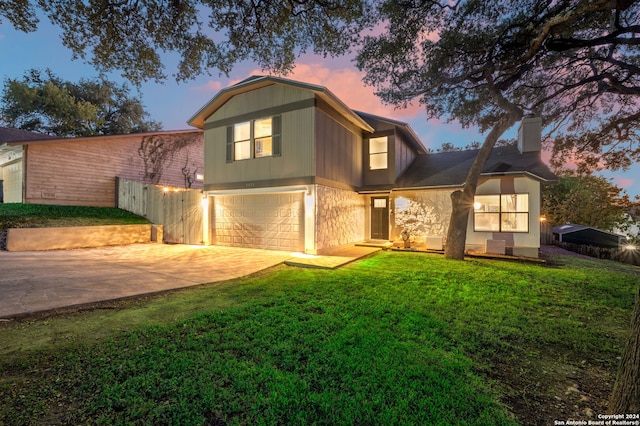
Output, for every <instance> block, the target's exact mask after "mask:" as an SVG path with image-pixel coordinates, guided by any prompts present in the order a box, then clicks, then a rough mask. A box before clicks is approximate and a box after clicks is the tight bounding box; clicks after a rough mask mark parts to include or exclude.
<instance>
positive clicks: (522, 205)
mask: <svg viewBox="0 0 640 426" xmlns="http://www.w3.org/2000/svg"><path fill="white" fill-rule="evenodd" d="M502 211H503V212H519V213H525V212H528V211H529V194H504V195H502Z"/></svg>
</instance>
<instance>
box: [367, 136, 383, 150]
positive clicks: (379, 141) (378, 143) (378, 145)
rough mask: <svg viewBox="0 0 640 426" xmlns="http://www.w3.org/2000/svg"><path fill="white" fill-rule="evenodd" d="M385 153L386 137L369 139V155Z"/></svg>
mask: <svg viewBox="0 0 640 426" xmlns="http://www.w3.org/2000/svg"><path fill="white" fill-rule="evenodd" d="M383 152H387V137H386V136H384V137H381V138H372V139H369V154H380V153H383Z"/></svg>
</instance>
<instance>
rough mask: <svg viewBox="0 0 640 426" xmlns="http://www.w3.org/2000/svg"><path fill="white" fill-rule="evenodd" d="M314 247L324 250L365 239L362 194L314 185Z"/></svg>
mask: <svg viewBox="0 0 640 426" xmlns="http://www.w3.org/2000/svg"><path fill="white" fill-rule="evenodd" d="M316 197H317V198H316V206H317V210H316V211H317V213H316V214H317V217H316V223H317V226H316V247H317V250H318V251H322V250H327V249H330V248H332V247H337V246H341V245H345V244H349V243H354V242H357V241H363V240H364V239H365V233H364V230H365V200H364V196H362V195H359V194H358V193H356V192H353V191H346V190H343V189H336V188H331V187H328V186H324V185H316Z"/></svg>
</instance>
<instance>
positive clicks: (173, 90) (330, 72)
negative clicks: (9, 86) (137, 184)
mask: <svg viewBox="0 0 640 426" xmlns="http://www.w3.org/2000/svg"><path fill="white" fill-rule="evenodd" d="M163 59H164V60H165V65H166V67H167V69H166V70H165V72H166V74H167V75H169V77H168V78H167V80H166V81H165V82H164V83H163V84H158V83H146V84H143V85H142V86H141V87H140V89H139V91H138V90H137V89H135V88H131V95H132V96H136V97H138V98H140V99H141V100H142V103H143V105H144V107H145V108H146V110H147V111H148V112H149V113H150V115H151V118H152V119H154V120H156V121H160V122H161V123H162V125H163V128H164V129H165V130H181V129H188V128H189V126H188V125H187V124H186V121H187V120H188V119H189V118H190V117H191V116H192V115H193V114H194V113H196V112H197V111H198V110H199V109H200V108H201V107H202V106H203V105H205V104H206V103H207V102H208V101H209V100H210V99H211V98H212V97H213V96H215V94H216V93H217V92H218V91H219V90H220V89H223V88H225V87H227V86H229V85H231V84H234V83H237V82H238V81H241V80H244V79H245V78H247V77H249V76H251V75H262V74H264V72H262V71H261V70H260V69H259V68H258V67H257V66H255V65H254V64H252V63H241V64H239V65H237V66H236V67H235V68H234V70H233V71H232V73H231V75H230V76H229V78H227V77H225V76H218V72H217V70H212V71H211V73H212V75H210V76H209V75H203V76H201V77H198V78H197V79H195V80H191V81H187V82H182V83H177V82H176V81H175V79H173V78H172V77H171V73H172V71H173V67H175V65H176V64H177V61H176V60H175V57H173V60H172V56H171V55H165V56H164V57H163ZM0 64H1V65H0V77H1V78H2V81H3V83H4V80H5V79H6V78H18V79H21V78H22V76H23V75H24V73H25V71H27V70H29V69H32V68H36V69H41V70H44V69H46V68H49V69H51V71H52V72H53V73H54V74H56V75H58V76H59V77H61V78H62V79H63V80H68V81H73V82H77V81H78V80H80V79H81V78H93V77H96V76H97V75H98V73H97V72H96V71H95V70H94V69H93V68H92V67H91V66H90V65H87V64H85V63H84V62H83V61H81V60H72V55H71V51H70V50H68V49H67V48H65V47H64V46H63V45H62V42H61V40H60V32H59V31H58V29H57V28H56V27H54V26H52V25H51V24H49V22H48V21H47V20H46V18H45V19H43V20H41V21H40V23H39V29H38V31H36V32H34V33H26V34H25V33H22V32H18V31H15V30H14V29H13V27H12V26H11V25H10V24H8V23H7V22H3V23H2V24H0ZM362 76H363V74H362V73H361V72H359V71H358V69H357V68H356V67H355V65H354V64H353V63H352V62H351V60H350V59H349V58H338V59H332V58H322V57H317V56H312V55H305V56H303V57H301V58H299V59H298V61H297V66H296V68H295V70H294V72H293V73H292V74H290V75H288V76H286V78H291V79H294V80H299V81H303V82H306V83H313V84H318V85H322V86H325V87H327V88H328V89H329V90H330V91H331V92H333V93H334V94H335V95H336V96H338V97H339V98H340V99H341V100H342V101H343V102H344V103H345V104H347V105H348V106H349V107H351V108H352V109H355V110H360V111H364V112H368V113H371V114H376V115H381V116H386V117H389V118H393V119H396V120H401V121H405V122H407V123H409V124H410V125H411V127H412V128H413V129H414V131H415V132H416V133H417V134H418V136H419V137H420V139H421V140H422V142H423V143H424V145H425V146H426V147H427V148H432V149H437V148H438V147H440V146H441V145H442V144H443V143H444V142H451V143H453V144H454V145H456V146H465V145H467V144H468V143H470V142H472V141H482V140H483V139H484V136H483V135H482V134H480V133H479V132H478V131H477V130H476V129H462V128H461V127H460V126H459V125H458V124H457V123H444V122H440V121H437V120H430V121H427V120H426V114H425V112H424V111H423V110H422V109H421V108H420V107H419V105H417V103H416V105H414V106H413V107H410V108H407V109H395V108H394V107H392V106H386V105H383V104H382V103H381V101H380V100H379V99H378V98H377V97H376V96H375V95H374V93H373V89H372V88H371V87H367V86H365V85H364V84H363V83H362ZM107 77H108V78H109V79H110V80H112V81H116V82H118V83H122V82H124V81H123V79H122V78H120V76H119V74H118V73H111V74H109V75H108V76H107ZM516 132H517V126H514V128H512V129H511V130H510V131H509V132H508V133H507V134H505V136H504V137H505V138H514V137H515V135H516ZM603 174H604V175H605V176H607V177H610V178H613V181H614V183H615V184H617V185H618V186H619V187H621V188H624V189H625V190H626V191H627V193H628V194H629V195H631V196H635V195H640V165H638V164H635V165H634V166H633V167H632V168H631V169H630V170H628V171H626V172H607V173H603Z"/></svg>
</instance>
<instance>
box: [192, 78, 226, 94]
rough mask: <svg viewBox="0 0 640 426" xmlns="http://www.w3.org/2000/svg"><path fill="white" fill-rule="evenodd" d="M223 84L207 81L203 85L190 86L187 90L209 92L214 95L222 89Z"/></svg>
mask: <svg viewBox="0 0 640 426" xmlns="http://www.w3.org/2000/svg"><path fill="white" fill-rule="evenodd" d="M223 87H224V86H223V84H222V82H221V81H217V80H209V81H207V82H205V83H204V84H199V85H197V86H191V87H190V88H189V90H192V91H196V92H211V93H216V92H219V91H220V90H221V89H222V88H223Z"/></svg>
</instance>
